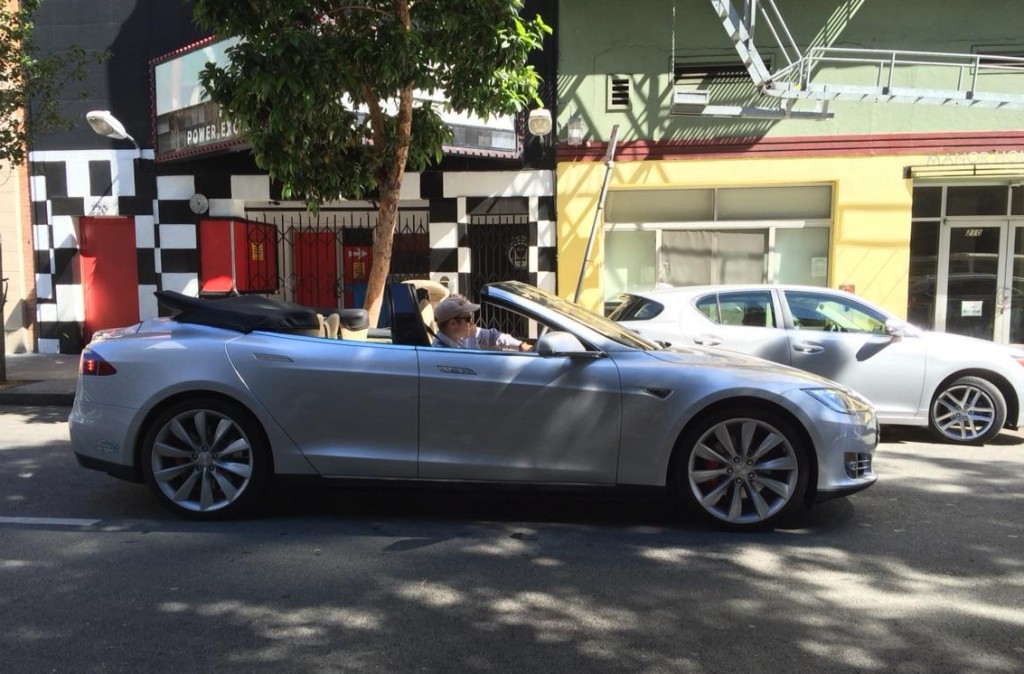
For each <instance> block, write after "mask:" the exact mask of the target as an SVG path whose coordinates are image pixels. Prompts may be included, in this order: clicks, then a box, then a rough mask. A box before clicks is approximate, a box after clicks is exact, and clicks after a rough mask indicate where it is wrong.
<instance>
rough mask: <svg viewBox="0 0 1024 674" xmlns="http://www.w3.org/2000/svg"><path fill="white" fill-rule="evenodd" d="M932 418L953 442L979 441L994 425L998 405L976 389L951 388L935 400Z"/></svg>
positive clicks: (964, 387) (983, 392) (980, 390)
mask: <svg viewBox="0 0 1024 674" xmlns="http://www.w3.org/2000/svg"><path fill="white" fill-rule="evenodd" d="M932 418H933V419H934V420H935V426H936V428H938V429H939V432H940V433H942V435H944V436H945V437H947V438H949V439H950V440H959V441H970V440H977V439H978V438H980V437H982V436H983V435H985V433H987V432H988V431H989V429H991V428H992V424H993V423H995V418H996V404H995V401H994V400H992V398H991V396H989V395H988V393H986V392H985V391H984V390H982V389H980V388H978V387H977V386H970V385H961V386H952V387H950V388H948V389H946V390H945V391H943V392H942V394H941V395H940V396H939V397H938V398H936V399H935V404H934V405H933V406H932Z"/></svg>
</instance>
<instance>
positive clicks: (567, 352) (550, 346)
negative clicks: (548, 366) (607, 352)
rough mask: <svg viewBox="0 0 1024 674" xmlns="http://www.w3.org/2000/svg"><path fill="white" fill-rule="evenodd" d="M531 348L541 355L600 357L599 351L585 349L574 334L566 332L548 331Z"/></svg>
mask: <svg viewBox="0 0 1024 674" xmlns="http://www.w3.org/2000/svg"><path fill="white" fill-rule="evenodd" d="M533 350H534V351H535V352H536V353H537V355H538V356H541V357H552V356H568V357H570V358H601V357H603V356H604V354H603V353H602V352H600V351H587V347H585V346H583V342H581V341H580V340H579V339H578V338H577V337H576V336H575V335H572V334H569V333H568V332H561V331H557V330H554V331H549V332H546V333H544V334H543V335H541V337H540V339H538V340H537V344H536V346H534V348H533Z"/></svg>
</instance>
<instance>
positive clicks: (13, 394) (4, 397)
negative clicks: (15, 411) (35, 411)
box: [0, 390, 75, 407]
mask: <svg viewBox="0 0 1024 674" xmlns="http://www.w3.org/2000/svg"><path fill="white" fill-rule="evenodd" d="M74 402H75V394H74V393H28V392H24V391H11V390H7V391H0V405H18V406H24V407H27V406H32V405H40V406H44V407H71V405H72V404H74Z"/></svg>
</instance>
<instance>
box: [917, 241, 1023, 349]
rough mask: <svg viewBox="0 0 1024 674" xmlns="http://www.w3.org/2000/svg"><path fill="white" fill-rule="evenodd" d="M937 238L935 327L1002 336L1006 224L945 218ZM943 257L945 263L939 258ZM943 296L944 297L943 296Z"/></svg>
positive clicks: (1006, 295)
mask: <svg viewBox="0 0 1024 674" xmlns="http://www.w3.org/2000/svg"><path fill="white" fill-rule="evenodd" d="M946 224H947V225H948V226H947V227H943V231H942V234H943V236H942V240H940V244H939V249H940V251H939V258H940V264H939V273H938V279H937V281H938V282H937V283H936V284H935V294H936V298H935V309H936V317H935V318H936V321H935V323H936V328H937V329H938V330H941V331H944V332H949V333H953V334H957V335H966V336H968V337H978V338H980V339H989V340H995V341H998V342H1005V341H1006V340H1007V339H1008V337H1009V334H1008V333H1009V323H1010V321H1009V314H1008V313H1007V310H1008V308H1009V299H1010V298H1009V293H1008V291H1007V290H1006V288H1007V283H1006V279H1005V275H1006V268H1007V265H1006V264H1005V261H1006V256H1004V255H1002V254H1001V253H1002V251H1005V250H1008V249H1009V244H1010V242H1009V241H1008V239H1009V238H1010V237H1009V229H1010V228H1009V227H1008V226H1007V223H1006V222H1005V221H1002V222H1000V221H996V222H992V221H986V222H977V221H975V222H962V221H952V222H951V221H947V223H946ZM942 260H944V261H945V264H943V263H942ZM943 300H944V301H943Z"/></svg>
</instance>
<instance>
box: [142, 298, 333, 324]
mask: <svg viewBox="0 0 1024 674" xmlns="http://www.w3.org/2000/svg"><path fill="white" fill-rule="evenodd" d="M155 294H156V296H157V299H158V300H160V303H161V304H163V305H164V306H165V307H167V308H168V309H171V310H172V311H177V312H179V313H177V314H175V315H174V316H173V318H174V320H175V321H177V322H178V323H195V324H198V325H209V326H211V327H215V328H224V329H226V330H235V331H237V332H246V333H248V332H252V331H254V330H266V331H268V332H289V333H302V334H318V332H319V330H320V319H319V318H317V315H316V311H315V310H313V309H311V308H309V307H304V306H302V305H301V304H295V303H294V302H285V301H284V300H277V299H273V298H270V297H260V296H258V295H240V296H237V297H224V298H222V299H205V298H201V297H190V296H188V295H182V294H181V293H176V292H174V291H172V290H158V291H157V292H156V293H155ZM310 331H312V333H310Z"/></svg>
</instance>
